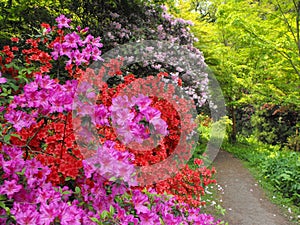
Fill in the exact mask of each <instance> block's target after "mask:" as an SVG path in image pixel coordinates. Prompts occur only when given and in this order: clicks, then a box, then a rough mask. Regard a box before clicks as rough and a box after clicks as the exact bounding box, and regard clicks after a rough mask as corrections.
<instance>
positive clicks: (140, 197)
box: [132, 190, 150, 224]
mask: <svg viewBox="0 0 300 225" xmlns="http://www.w3.org/2000/svg"><path fill="white" fill-rule="evenodd" d="M132 202H133V203H134V208H135V210H136V212H137V214H138V215H139V214H141V213H149V212H150V210H149V209H148V207H147V206H145V205H144V204H145V203H146V202H148V197H147V196H146V195H144V194H143V193H142V192H140V191H138V190H134V191H132ZM142 224H144V223H142Z"/></svg>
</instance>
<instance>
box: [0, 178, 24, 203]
mask: <svg viewBox="0 0 300 225" xmlns="http://www.w3.org/2000/svg"><path fill="white" fill-rule="evenodd" d="M21 189H22V185H20V184H17V181H16V180H11V181H8V180H5V181H4V184H3V185H2V186H1V187H0V193H1V194H6V195H7V197H8V198H9V199H11V198H12V197H13V195H14V194H15V193H17V192H19V191H20V190H21Z"/></svg>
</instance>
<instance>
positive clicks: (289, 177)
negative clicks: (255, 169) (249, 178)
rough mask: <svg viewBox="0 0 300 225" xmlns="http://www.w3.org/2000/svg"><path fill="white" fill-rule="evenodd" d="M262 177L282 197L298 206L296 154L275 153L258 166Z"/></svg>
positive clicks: (299, 174)
mask: <svg viewBox="0 0 300 225" xmlns="http://www.w3.org/2000/svg"><path fill="white" fill-rule="evenodd" d="M260 167H261V171H262V173H263V174H262V175H263V177H264V178H265V179H268V181H269V182H270V183H271V184H272V185H273V186H274V187H275V188H276V189H277V190H278V191H279V192H281V193H282V194H283V196H284V197H286V198H289V199H291V200H292V201H293V202H294V204H295V205H296V206H300V155H299V153H296V152H276V153H274V154H271V155H270V156H269V157H268V158H265V160H264V161H263V162H262V163H261V165H260Z"/></svg>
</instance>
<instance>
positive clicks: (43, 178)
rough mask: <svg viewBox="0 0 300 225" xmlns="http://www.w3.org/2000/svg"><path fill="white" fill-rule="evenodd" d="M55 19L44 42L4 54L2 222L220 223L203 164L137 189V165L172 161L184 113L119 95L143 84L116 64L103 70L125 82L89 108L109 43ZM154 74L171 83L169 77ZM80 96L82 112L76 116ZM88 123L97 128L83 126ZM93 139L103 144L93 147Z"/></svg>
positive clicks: (32, 41) (18, 44) (44, 28)
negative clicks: (146, 146) (152, 144)
mask: <svg viewBox="0 0 300 225" xmlns="http://www.w3.org/2000/svg"><path fill="white" fill-rule="evenodd" d="M56 21H57V26H50V25H49V24H45V23H43V24H42V25H41V32H40V34H39V35H38V36H34V37H32V38H29V39H27V40H21V39H18V38H12V41H13V43H14V44H12V45H10V46H5V47H4V48H3V50H2V51H1V58H0V66H1V79H0V82H1V93H0V96H1V98H0V100H1V121H2V126H1V143H0V146H1V154H0V161H1V170H0V175H1V182H0V194H1V196H0V207H1V211H0V213H1V223H3V224H4V223H6V224H220V223H221V222H220V221H217V220H216V219H215V218H213V217H212V216H211V215H207V214H205V213H202V212H201V209H200V207H199V206H200V205H203V204H205V202H203V201H202V200H201V196H202V195H204V194H205V189H206V188H205V187H206V186H208V185H210V184H211V183H214V182H215V181H214V180H213V178H212V175H213V173H214V172H213V171H211V170H209V169H208V168H206V167H202V166H201V165H202V161H201V160H197V159H195V163H194V166H195V168H194V169H191V168H189V167H188V166H185V167H184V168H183V169H182V170H181V172H180V173H178V174H177V175H176V176H173V177H170V178H169V179H167V180H165V181H163V182H158V183H156V184H150V185H147V186H146V187H139V186H137V181H138V178H137V177H136V174H135V173H134V166H137V165H144V164H147V163H148V164H149V163H150V164H151V163H152V164H154V163H156V162H157V161H159V160H164V159H166V158H167V157H169V156H170V155H171V154H172V151H173V150H174V146H173V145H174V143H176V140H178V138H179V134H178V121H179V118H178V115H177V114H176V111H175V110H172V107H171V105H169V104H168V102H167V101H166V100H164V99H158V98H155V96H145V95H137V96H126V95H122V96H119V97H118V94H119V93H120V92H121V91H122V89H124V88H125V87H126V85H130V84H134V82H135V81H136V80H138V79H140V78H138V77H136V76H135V75H133V74H131V73H124V72H123V71H121V70H120V66H121V63H120V61H119V60H116V61H113V62H107V64H105V65H106V67H105V68H106V69H107V70H106V72H107V73H108V74H109V73H110V72H111V71H112V74H111V76H115V75H116V76H119V78H122V79H121V80H123V82H120V83H118V84H115V85H112V86H109V84H102V86H101V87H102V89H101V90H100V92H99V95H97V96H96V99H97V101H96V102H95V103H94V104H89V103H90V102H89V98H94V97H95V93H94V92H93V91H90V90H91V86H89V84H90V83H89V82H87V81H88V79H89V78H90V77H91V76H89V75H90V73H92V72H93V71H91V70H89V68H88V66H89V65H90V64H91V63H92V62H94V61H101V60H102V58H101V55H102V54H101V48H102V47H103V44H102V42H101V39H100V38H99V37H93V36H92V35H91V34H89V33H88V28H84V29H82V28H81V27H77V28H73V27H72V26H71V20H70V19H69V18H67V17H65V16H64V15H61V16H59V17H58V18H57V19H56ZM112 68H113V70H111V69H112ZM157 77H158V78H162V77H165V78H166V79H167V78H169V79H172V77H171V75H170V74H168V73H159V74H158V75H157ZM153 79H154V77H153V76H149V77H147V79H143V80H138V81H141V82H142V81H144V82H151V80H153ZM100 82H101V81H100ZM92 84H93V85H95V83H92ZM176 84H177V85H178V86H180V85H181V82H180V79H178V78H177V79H176ZM96 85H98V84H96ZM78 89H79V93H80V94H78ZM133 90H134V89H133ZM75 92H76V93H75ZM132 92H134V91H132ZM81 97H82V98H81ZM76 98H77V100H76ZM74 99H75V102H76V104H82V105H79V107H78V108H77V110H76V111H75V112H74V111H73V112H72V103H73V101H74ZM88 110H92V111H93V112H95V113H94V115H93V116H92V117H88V112H87V111H88ZM72 113H75V114H76V116H77V117H74V114H73V115H72ZM124 114H126V117H125V119H124V117H123V116H122V117H120V115H124ZM187 114H188V113H187ZM76 118H77V119H76ZM121 118H122V119H121ZM176 121H177V122H176ZM87 124H93V125H95V127H96V128H95V130H89V129H85V128H87V127H88V126H87ZM112 124H113V125H114V126H115V127H116V130H117V131H115V130H113V129H112ZM78 125H79V126H78ZM181 126H184V124H181ZM77 128H78V129H77ZM76 129H77V130H76ZM187 129H189V128H187ZM91 132H95V133H96V134H97V135H96V136H95V134H91ZM116 134H121V135H119V136H118V138H120V139H121V140H122V142H121V141H118V140H119V139H117V135H116ZM151 135H152V136H155V137H157V139H158V141H159V143H160V144H159V145H158V147H157V148H156V149H151V150H150V151H147V152H142V153H141V152H138V151H135V150H136V149H134V148H127V147H126V146H125V145H124V144H122V143H129V142H134V143H135V144H137V145H138V144H139V143H141V142H142V141H144V140H145V139H147V138H149V136H151ZM162 136H165V137H164V138H160V137H162ZM78 137H79V139H78ZM94 137H97V140H95V139H93V138H94ZM155 140H156V139H155ZM93 141H98V142H100V143H101V144H100V145H99V146H96V148H94V147H95V145H93V144H94V143H93ZM85 150H86V151H85ZM120 165H121V166H120Z"/></svg>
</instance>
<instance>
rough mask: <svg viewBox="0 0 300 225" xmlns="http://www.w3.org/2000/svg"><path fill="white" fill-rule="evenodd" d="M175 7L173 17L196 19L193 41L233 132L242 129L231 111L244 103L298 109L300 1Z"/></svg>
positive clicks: (201, 0) (217, 1)
mask: <svg viewBox="0 0 300 225" xmlns="http://www.w3.org/2000/svg"><path fill="white" fill-rule="evenodd" d="M177 7H178V8H179V12H178V13H177V14H176V15H177V16H178V17H182V18H184V19H190V20H192V21H193V22H194V23H195V25H196V26H195V27H194V28H192V31H193V32H194V34H195V36H196V37H197V38H198V39H199V42H198V43H197V47H198V48H199V49H200V50H201V51H202V52H203V53H204V56H205V59H206V63H207V64H208V65H209V66H210V67H211V69H212V71H213V72H214V75H215V76H216V78H217V80H218V81H219V83H220V85H221V88H222V91H223V94H224V97H225V101H226V104H227V107H228V110H229V116H230V118H231V119H232V121H233V127H232V128H233V129H232V132H233V136H234V135H235V133H236V131H238V130H240V131H241V130H242V128H236V126H243V124H242V123H239V122H237V121H235V120H236V118H235V117H243V115H238V114H237V111H241V110H239V108H241V107H243V106H244V105H253V106H254V107H255V108H257V107H260V106H262V105H264V104H265V103H270V104H275V105H279V106H287V107H291V108H293V109H297V108H298V109H299V107H300V101H299V100H300V95H299V93H300V92H299V87H300V79H299V77H300V75H299V69H300V60H299V59H300V58H299V56H300V38H299V37H300V27H299V24H300V23H299V18H300V11H299V7H300V3H297V2H294V3H293V2H292V1H289V2H285V1H283V0H271V1H267V0H262V1H247V0H241V1H235V0H228V1H221V0H212V1H207V0H186V1H183V0H182V1H179V4H178V5H177ZM248 125H249V123H248ZM275 129H278V128H275ZM291 129H293V128H291ZM269 131H270V130H265V131H263V132H265V134H264V136H267V135H268V134H267V133H268V132H269ZM274 138H275V136H274V137H272V138H271V139H272V140H273V141H275V139H274ZM285 138H286V137H285Z"/></svg>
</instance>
